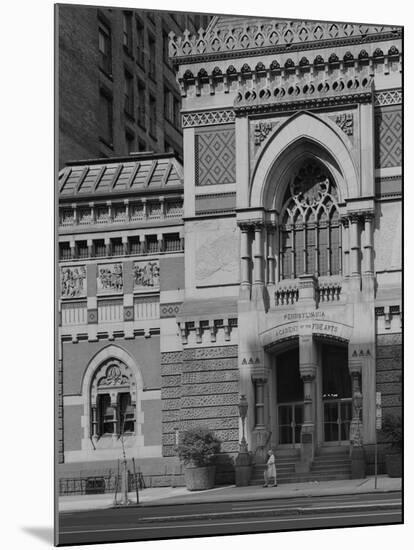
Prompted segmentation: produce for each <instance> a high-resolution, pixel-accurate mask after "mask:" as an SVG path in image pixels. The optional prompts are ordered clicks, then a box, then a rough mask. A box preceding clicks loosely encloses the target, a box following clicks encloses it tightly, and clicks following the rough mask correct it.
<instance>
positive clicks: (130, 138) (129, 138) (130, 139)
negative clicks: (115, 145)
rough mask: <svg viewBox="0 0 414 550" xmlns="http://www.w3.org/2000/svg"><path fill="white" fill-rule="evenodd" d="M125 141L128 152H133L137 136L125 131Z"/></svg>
mask: <svg viewBox="0 0 414 550" xmlns="http://www.w3.org/2000/svg"><path fill="white" fill-rule="evenodd" d="M125 141H126V146H127V151H128V154H131V153H133V152H134V150H135V136H134V134H132V133H130V132H125Z"/></svg>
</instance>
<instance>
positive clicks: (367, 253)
mask: <svg viewBox="0 0 414 550" xmlns="http://www.w3.org/2000/svg"><path fill="white" fill-rule="evenodd" d="M373 221H374V213H373V212H365V213H364V257H363V260H364V265H363V279H362V289H363V292H364V293H368V294H372V295H373V293H374V245H373Z"/></svg>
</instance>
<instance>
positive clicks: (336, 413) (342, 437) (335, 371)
mask: <svg viewBox="0 0 414 550" xmlns="http://www.w3.org/2000/svg"><path fill="white" fill-rule="evenodd" d="M322 391H323V431H324V440H325V442H326V443H337V444H341V443H342V444H343V443H344V442H348V441H349V428H350V425H351V419H352V386H351V376H350V374H349V370H348V353H347V349H346V348H344V347H340V346H324V347H323V354H322Z"/></svg>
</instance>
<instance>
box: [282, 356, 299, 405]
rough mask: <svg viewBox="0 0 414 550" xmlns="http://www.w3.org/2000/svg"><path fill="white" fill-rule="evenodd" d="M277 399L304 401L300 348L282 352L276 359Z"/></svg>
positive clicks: (286, 401) (285, 401) (284, 401)
mask: <svg viewBox="0 0 414 550" xmlns="http://www.w3.org/2000/svg"><path fill="white" fill-rule="evenodd" d="M276 365H277V369H276V370H277V375H276V380H277V401H278V403H288V402H291V401H303V381H302V379H301V377H300V372H299V349H298V348H296V349H293V350H290V351H287V352H285V353H282V354H281V355H279V356H278V357H277V359H276Z"/></svg>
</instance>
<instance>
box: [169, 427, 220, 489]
mask: <svg viewBox="0 0 414 550" xmlns="http://www.w3.org/2000/svg"><path fill="white" fill-rule="evenodd" d="M219 450H220V441H219V440H218V439H217V438H216V437H215V436H214V434H213V433H211V432H210V430H208V429H206V428H192V429H190V430H186V431H184V432H182V434H181V442H180V444H179V445H177V447H176V451H177V453H178V457H179V458H180V460H181V462H183V463H184V465H185V469H184V478H185V484H186V487H187V489H188V490H189V491H201V490H204V489H211V488H212V487H214V476H215V471H216V467H215V465H214V458H215V455H216V454H217V453H218V452H219Z"/></svg>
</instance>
